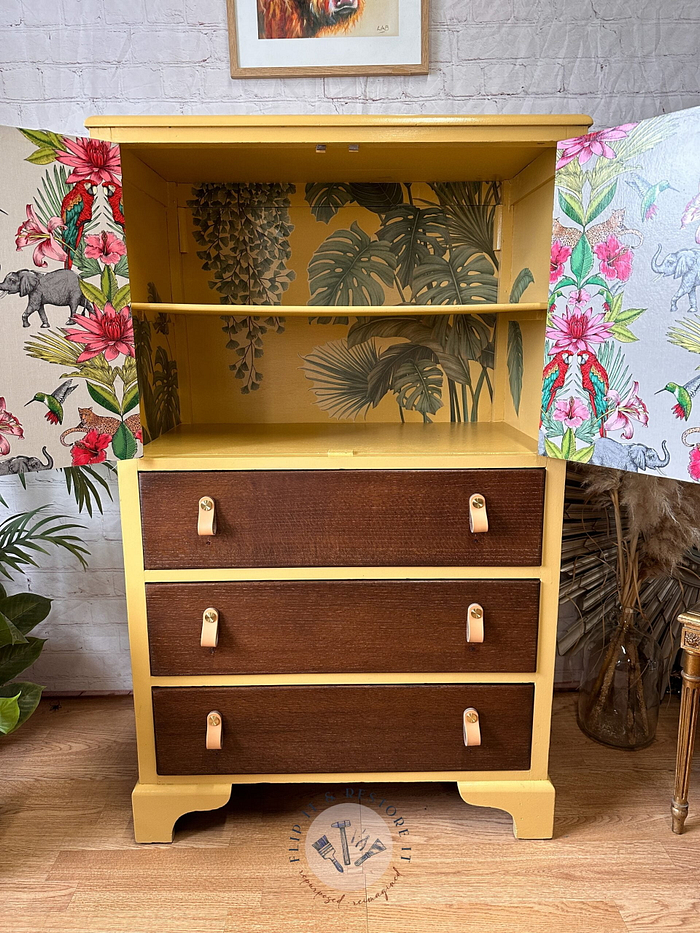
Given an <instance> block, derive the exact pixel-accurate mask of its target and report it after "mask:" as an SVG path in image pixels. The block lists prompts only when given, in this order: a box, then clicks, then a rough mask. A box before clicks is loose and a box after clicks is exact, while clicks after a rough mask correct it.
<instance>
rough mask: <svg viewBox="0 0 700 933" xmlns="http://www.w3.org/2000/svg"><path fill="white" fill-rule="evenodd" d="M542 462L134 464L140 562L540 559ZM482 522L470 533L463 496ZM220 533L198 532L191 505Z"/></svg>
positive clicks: (504, 562) (150, 565)
mask: <svg viewBox="0 0 700 933" xmlns="http://www.w3.org/2000/svg"><path fill="white" fill-rule="evenodd" d="M544 476H545V471H544V470H540V469H532V470H400V471H398V470H293V471H283V470H280V471H263V470H257V471H234V470H230V471H225V472H217V471H212V472H172V473H171V472H164V473H141V474H140V489H141V517H142V525H143V540H144V560H145V566H146V569H149V570H155V569H167V568H178V567H189V568H195V569H196V568H212V567H323V566H326V567H336V566H340V567H343V566H345V567H357V566H432V567H435V566H477V567H478V566H482V567H483V566H509V567H512V566H518V565H522V566H528V565H537V564H539V563H540V560H541V542H542V518H543V506H544ZM477 492H478V493H481V494H482V495H483V496H484V497H485V498H486V504H487V512H488V519H489V530H488V531H487V532H482V533H480V534H472V533H471V532H470V531H469V497H470V496H471V495H472V494H473V493H477ZM202 496H210V497H211V498H213V499H214V500H215V503H216V521H217V533H216V535H214V536H202V537H200V536H199V535H198V534H197V514H198V503H199V499H200V498H201V497H202Z"/></svg>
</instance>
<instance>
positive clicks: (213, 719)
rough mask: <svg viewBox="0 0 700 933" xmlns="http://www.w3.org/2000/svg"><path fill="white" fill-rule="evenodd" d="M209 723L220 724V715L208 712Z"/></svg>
mask: <svg viewBox="0 0 700 933" xmlns="http://www.w3.org/2000/svg"><path fill="white" fill-rule="evenodd" d="M209 725H210V726H220V725H221V716H218V715H217V714H216V713H210V714H209Z"/></svg>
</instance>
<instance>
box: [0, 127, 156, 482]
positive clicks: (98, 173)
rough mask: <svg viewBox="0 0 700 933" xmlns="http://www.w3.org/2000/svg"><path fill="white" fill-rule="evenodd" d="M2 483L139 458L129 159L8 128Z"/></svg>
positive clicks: (1, 249) (2, 140)
mask: <svg viewBox="0 0 700 933" xmlns="http://www.w3.org/2000/svg"><path fill="white" fill-rule="evenodd" d="M0 152H2V164H3V171H2V176H1V177H0V265H1V269H0V298H2V299H3V301H2V304H1V305H0V314H1V315H2V317H1V320H2V330H1V333H2V338H1V339H0V476H2V475H9V474H13V473H23V472H36V471H39V470H47V469H51V468H53V467H65V466H82V465H87V464H96V463H102V462H103V461H104V460H126V459H130V458H132V457H136V456H140V455H141V453H142V444H141V423H140V418H139V387H138V381H137V378H136V362H135V357H134V332H133V324H132V320H131V309H130V295H129V267H128V261H127V256H126V246H125V240H124V216H123V214H122V207H121V195H122V185H121V181H122V179H121V163H120V156H119V147H118V146H115V145H113V144H111V143H108V142H103V141H101V140H94V139H86V138H82V137H74V136H64V135H61V134H57V133H52V132H48V131H43V130H21V129H16V128H15V127H0Z"/></svg>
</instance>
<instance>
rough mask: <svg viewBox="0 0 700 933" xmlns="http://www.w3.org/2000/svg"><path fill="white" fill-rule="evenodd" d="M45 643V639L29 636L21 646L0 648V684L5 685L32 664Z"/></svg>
mask: <svg viewBox="0 0 700 933" xmlns="http://www.w3.org/2000/svg"><path fill="white" fill-rule="evenodd" d="M45 642H46V639H45V638H34V637H33V636H32V635H30V636H29V638H28V639H27V641H26V642H25V644H23V645H5V647H4V648H0V684H6V683H7V682H8V680H12V678H13V677H16V676H17V675H18V674H21V673H22V671H23V670H25V669H26V668H28V667H29V666H30V665H31V664H33V663H34V662H35V661H36V659H37V658H38V657H39V655H40V654H41V649H42V648H43V647H44V643H45Z"/></svg>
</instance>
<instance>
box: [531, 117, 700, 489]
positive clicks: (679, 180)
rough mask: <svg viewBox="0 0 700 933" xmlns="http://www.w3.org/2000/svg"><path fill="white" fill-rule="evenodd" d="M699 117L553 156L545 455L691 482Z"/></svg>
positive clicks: (696, 418) (653, 124) (696, 400)
mask: <svg viewBox="0 0 700 933" xmlns="http://www.w3.org/2000/svg"><path fill="white" fill-rule="evenodd" d="M699 182H700V108H695V109H692V110H686V111H683V112H680V113H674V114H668V115H665V116H661V117H654V118H652V119H649V120H643V121H641V122H640V123H628V124H625V125H623V126H618V127H614V128H613V129H609V130H602V131H600V132H597V133H591V134H589V135H587V136H581V137H579V138H578V139H567V140H564V141H563V142H561V143H559V151H558V152H557V173H556V187H555V204H554V226H553V236H552V254H551V266H550V292H549V314H548V327H547V337H546V345H545V363H544V373H543V393H542V422H541V428H540V452H541V453H543V454H546V455H547V456H549V457H558V458H563V459H566V460H575V461H579V462H587V463H592V464H597V465H599V466H607V467H614V468H616V469H621V470H631V471H634V472H638V471H646V472H649V473H658V474H661V475H664V476H669V477H675V478H676V479H683V480H688V481H690V480H694V481H696V482H697V481H700V395H699V394H698V389H700V314H699V313H698V297H699V296H698V286H700V194H699V193H698V183H699Z"/></svg>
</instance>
